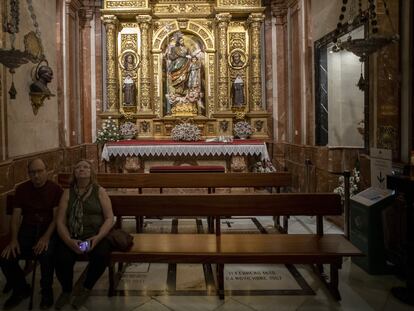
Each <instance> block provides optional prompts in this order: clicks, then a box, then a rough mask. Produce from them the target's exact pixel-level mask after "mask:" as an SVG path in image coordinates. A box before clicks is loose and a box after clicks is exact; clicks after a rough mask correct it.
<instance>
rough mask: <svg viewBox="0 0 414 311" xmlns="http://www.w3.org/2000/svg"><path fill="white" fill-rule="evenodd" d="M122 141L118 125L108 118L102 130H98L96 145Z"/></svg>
mask: <svg viewBox="0 0 414 311" xmlns="http://www.w3.org/2000/svg"><path fill="white" fill-rule="evenodd" d="M120 139H121V135H119V128H118V125H117V124H116V122H115V120H113V119H112V118H111V117H108V119H107V120H105V121H104V123H103V124H102V128H101V129H100V130H98V133H97V135H96V143H97V144H105V143H106V142H108V141H118V140H120Z"/></svg>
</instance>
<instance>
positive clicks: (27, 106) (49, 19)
mask: <svg viewBox="0 0 414 311" xmlns="http://www.w3.org/2000/svg"><path fill="white" fill-rule="evenodd" d="M33 7H34V11H35V14H36V18H37V22H38V23H39V28H40V32H41V39H42V43H43V48H44V53H45V55H46V59H47V60H48V62H49V66H50V67H51V68H52V69H53V71H54V75H55V77H54V79H53V81H52V82H51V83H50V84H48V87H49V89H50V91H51V92H52V93H53V94H56V92H57V87H56V86H57V81H56V79H57V78H56V76H57V75H56V2H55V1H52V0H36V1H33ZM34 30H35V29H34V26H33V21H32V19H31V18H30V14H29V11H28V8H27V3H26V1H20V31H19V33H18V35H17V38H16V42H15V46H16V48H17V49H21V50H24V43H23V37H24V35H26V34H27V33H28V32H30V31H34ZM7 37H8V38H7V39H8V41H9V36H7ZM8 44H9V43H8ZM35 66H36V64H33V63H31V62H29V63H27V64H25V65H22V66H20V67H19V68H18V69H16V74H15V75H14V84H15V87H16V90H17V92H18V93H17V97H16V99H15V100H10V99H9V98H8V99H7V102H6V104H7V120H8V121H7V123H8V128H7V134H8V150H9V157H15V156H19V155H24V154H29V153H34V152H41V151H45V150H49V149H53V148H56V147H58V146H59V136H58V106H57V97H52V98H51V99H49V100H48V99H46V100H45V102H44V106H42V107H41V108H39V111H38V113H37V115H34V113H33V110H32V106H31V103H30V98H29V87H30V84H31V83H32V79H31V72H32V70H33V68H34V67H35ZM7 81H8V83H7V85H6V86H5V87H6V88H7V89H8V88H9V87H10V85H11V75H10V74H8V76H7Z"/></svg>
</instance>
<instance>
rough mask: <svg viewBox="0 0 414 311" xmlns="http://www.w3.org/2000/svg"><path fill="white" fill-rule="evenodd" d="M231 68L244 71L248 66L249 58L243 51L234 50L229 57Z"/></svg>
mask: <svg viewBox="0 0 414 311" xmlns="http://www.w3.org/2000/svg"><path fill="white" fill-rule="evenodd" d="M228 62H229V65H230V67H232V68H234V69H243V68H244V67H246V66H247V56H246V53H244V51H243V50H242V49H234V50H233V51H231V53H230V54H229V56H228Z"/></svg>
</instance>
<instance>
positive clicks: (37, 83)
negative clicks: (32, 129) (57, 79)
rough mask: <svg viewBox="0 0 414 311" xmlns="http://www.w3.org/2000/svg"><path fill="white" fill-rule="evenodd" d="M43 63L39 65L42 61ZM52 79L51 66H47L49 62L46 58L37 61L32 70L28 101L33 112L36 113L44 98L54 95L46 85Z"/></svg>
mask: <svg viewBox="0 0 414 311" xmlns="http://www.w3.org/2000/svg"><path fill="white" fill-rule="evenodd" d="M43 62H44V63H46V64H45V65H41V64H42V63H43ZM52 79H53V71H52V68H50V67H49V64H48V62H47V61H46V60H43V61H41V62H39V64H37V66H36V70H35V72H34V77H33V83H32V84H31V85H30V93H29V95H30V101H31V103H32V108H33V113H34V114H35V115H36V114H37V112H38V110H39V108H40V107H41V106H43V102H44V101H45V99H46V98H47V99H50V97H52V96H55V95H54V94H52V93H51V92H50V90H49V88H48V87H47V84H48V83H50V82H51V81H52Z"/></svg>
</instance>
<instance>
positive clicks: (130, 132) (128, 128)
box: [119, 121, 137, 138]
mask: <svg viewBox="0 0 414 311" xmlns="http://www.w3.org/2000/svg"><path fill="white" fill-rule="evenodd" d="M119 133H120V134H121V136H122V137H123V138H132V137H134V136H135V135H136V134H137V128H136V126H135V124H134V123H132V122H130V121H127V122H125V123H124V124H122V125H121V126H120V127H119Z"/></svg>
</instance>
